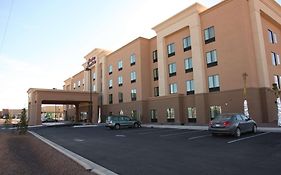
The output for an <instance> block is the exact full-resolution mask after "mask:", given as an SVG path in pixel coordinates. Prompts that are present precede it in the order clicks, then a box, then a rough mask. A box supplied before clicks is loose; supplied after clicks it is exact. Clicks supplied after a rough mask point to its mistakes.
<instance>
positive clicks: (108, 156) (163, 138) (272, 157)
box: [33, 126, 281, 175]
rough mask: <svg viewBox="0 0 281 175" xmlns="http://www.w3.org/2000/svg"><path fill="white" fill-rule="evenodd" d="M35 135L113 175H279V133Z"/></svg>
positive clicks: (96, 130) (60, 131)
mask: <svg viewBox="0 0 281 175" xmlns="http://www.w3.org/2000/svg"><path fill="white" fill-rule="evenodd" d="M33 131H34V132H36V133H38V134H40V135H41V136H43V137H45V138H47V139H49V140H51V141H53V142H55V143H57V144H59V145H61V146H63V147H65V148H66V149H69V150H71V151H73V152H75V153H77V154H79V155H81V156H83V157H85V158H87V159H89V160H91V161H93V162H95V163H97V164H99V165H101V166H103V167H105V168H107V169H109V170H111V171H113V172H115V173H118V174H123V175H131V174H134V175H143V174H146V175H148V174H151V175H156V174H161V175H171V174H173V175H175V174H197V175H198V174H202V175H203V174H204V175H205V174H209V175H212V174H214V175H218V174H233V175H234V174H235V175H236V174H245V173H246V174H253V175H258V174H279V173H280V172H281V167H280V162H281V133H270V132H259V133H257V134H255V135H253V134H245V135H242V137H241V138H240V139H236V138H234V137H232V136H217V137H213V136H211V135H210V134H209V133H208V131H198V130H186V129H181V130H180V129H156V128H138V129H121V130H110V129H107V128H105V127H101V126H98V127H88V128H73V127H57V128H56V127H45V128H36V129H33Z"/></svg>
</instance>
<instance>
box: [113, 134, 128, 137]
mask: <svg viewBox="0 0 281 175" xmlns="http://www.w3.org/2000/svg"><path fill="white" fill-rule="evenodd" d="M115 136H116V137H126V136H125V135H122V134H119V135H115Z"/></svg>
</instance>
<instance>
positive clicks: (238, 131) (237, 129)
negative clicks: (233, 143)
mask: <svg viewBox="0 0 281 175" xmlns="http://www.w3.org/2000/svg"><path fill="white" fill-rule="evenodd" d="M234 136H235V137H240V136H241V130H240V128H236V130H235V133H234Z"/></svg>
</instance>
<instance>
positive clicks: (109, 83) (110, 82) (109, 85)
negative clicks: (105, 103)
mask: <svg viewBox="0 0 281 175" xmlns="http://www.w3.org/2000/svg"><path fill="white" fill-rule="evenodd" d="M108 87H109V89H111V88H112V80H109V81H108Z"/></svg>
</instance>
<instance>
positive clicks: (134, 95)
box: [131, 89, 137, 101]
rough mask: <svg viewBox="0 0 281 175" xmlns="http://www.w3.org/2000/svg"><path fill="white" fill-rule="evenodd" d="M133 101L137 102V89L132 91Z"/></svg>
mask: <svg viewBox="0 0 281 175" xmlns="http://www.w3.org/2000/svg"><path fill="white" fill-rule="evenodd" d="M131 100H132V101H136V100H137V90H136V89H132V90H131Z"/></svg>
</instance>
